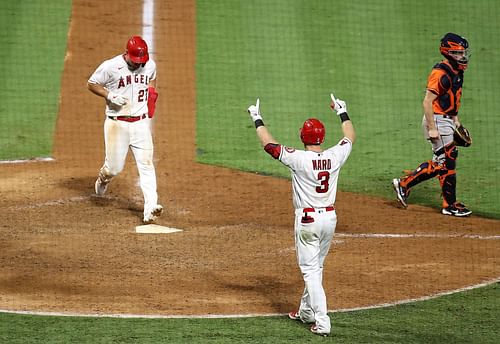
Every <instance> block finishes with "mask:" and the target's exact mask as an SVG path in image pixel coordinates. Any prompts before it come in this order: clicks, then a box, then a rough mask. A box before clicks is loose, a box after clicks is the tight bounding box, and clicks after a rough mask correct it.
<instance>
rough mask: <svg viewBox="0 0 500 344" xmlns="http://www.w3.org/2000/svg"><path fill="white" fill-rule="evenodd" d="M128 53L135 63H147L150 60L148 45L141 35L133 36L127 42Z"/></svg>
mask: <svg viewBox="0 0 500 344" xmlns="http://www.w3.org/2000/svg"><path fill="white" fill-rule="evenodd" d="M126 55H127V57H128V59H129V60H130V61H131V62H133V63H135V64H141V65H143V64H145V63H146V62H148V61H149V53H148V45H147V43H146V42H145V41H144V40H143V39H142V38H141V37H140V36H132V37H130V39H129V40H128V42H127V51H126Z"/></svg>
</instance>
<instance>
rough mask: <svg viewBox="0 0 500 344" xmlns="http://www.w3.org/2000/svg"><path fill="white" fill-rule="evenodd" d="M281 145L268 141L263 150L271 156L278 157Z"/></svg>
mask: <svg viewBox="0 0 500 344" xmlns="http://www.w3.org/2000/svg"><path fill="white" fill-rule="evenodd" d="M281 147H282V146H281V145H280V144H277V143H268V144H267V145H266V146H265V147H264V150H265V151H266V152H267V153H268V154H269V155H271V156H272V157H273V158H275V159H278V158H279V157H280V154H281Z"/></svg>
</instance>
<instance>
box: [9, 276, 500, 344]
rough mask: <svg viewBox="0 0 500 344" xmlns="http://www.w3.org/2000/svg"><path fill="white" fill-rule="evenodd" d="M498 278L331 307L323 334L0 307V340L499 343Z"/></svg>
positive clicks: (265, 322) (280, 324)
mask: <svg viewBox="0 0 500 344" xmlns="http://www.w3.org/2000/svg"><path fill="white" fill-rule="evenodd" d="M498 314H500V284H499V283H496V284H494V285H491V286H489V287H486V288H481V289H476V290H473V291H468V292H464V293H460V294H454V295H449V296H445V297H440V298H438V299H434V300H430V301H425V302H418V303H412V304H405V305H399V306H395V307H389V308H380V309H373V310H365V311H356V312H349V313H332V314H330V317H331V319H332V324H333V334H332V336H330V337H327V338H322V337H317V336H314V335H313V334H311V333H309V330H308V326H307V325H305V324H302V323H299V322H294V321H292V320H289V319H288V318H287V317H285V316H282V317H259V318H242V319H237V318H226V319H116V318H81V317H80V318H79V317H52V316H45V317H40V316H29V315H12V314H2V313H0V342H2V343H10V344H15V343H44V344H48V343H65V344H66V343H94V344H97V343H120V344H124V343H221V344H226V343H227V344H235V343H262V344H264V343H384V344H388V343H405V344H409V343H426V344H433V343H435V344H443V343H454V344H458V343H481V344H489V343H491V344H494V343H498V338H500V318H499V317H498Z"/></svg>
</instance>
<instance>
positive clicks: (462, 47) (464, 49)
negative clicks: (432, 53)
mask: <svg viewBox="0 0 500 344" xmlns="http://www.w3.org/2000/svg"><path fill="white" fill-rule="evenodd" d="M439 51H440V52H441V55H443V56H444V57H446V58H447V59H448V61H450V62H451V63H452V64H453V65H454V66H455V67H458V69H461V70H465V69H466V68H467V63H468V62H469V57H470V53H469V42H467V40H466V39H465V38H464V37H462V36H459V35H457V34H455V33H451V32H448V33H447V34H446V35H444V37H443V38H441V46H440V48H439Z"/></svg>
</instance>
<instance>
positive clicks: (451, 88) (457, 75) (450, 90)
mask: <svg viewBox="0 0 500 344" xmlns="http://www.w3.org/2000/svg"><path fill="white" fill-rule="evenodd" d="M434 69H441V70H443V71H444V72H445V73H446V74H443V76H442V77H441V79H440V80H439V82H440V84H441V86H442V87H443V89H444V90H446V92H445V93H444V94H442V95H440V96H438V97H437V99H436V100H435V102H437V104H436V105H439V108H440V110H441V111H440V112H438V113H443V114H447V115H450V116H456V115H457V113H458V109H459V108H460V98H461V96H462V84H463V82H464V78H463V76H464V73H463V71H458V72H455V71H453V69H452V68H451V67H450V66H448V65H447V64H446V63H443V62H441V63H438V64H436V65H435V66H434Z"/></svg>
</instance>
